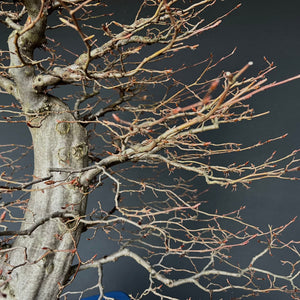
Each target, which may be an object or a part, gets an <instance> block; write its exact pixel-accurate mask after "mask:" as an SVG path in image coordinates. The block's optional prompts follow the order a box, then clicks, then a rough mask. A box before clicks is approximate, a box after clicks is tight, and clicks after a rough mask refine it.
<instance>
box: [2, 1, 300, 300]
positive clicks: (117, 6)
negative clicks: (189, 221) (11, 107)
mask: <svg viewBox="0 0 300 300" xmlns="http://www.w3.org/2000/svg"><path fill="white" fill-rule="evenodd" d="M111 2H113V6H112V9H111V10H112V11H114V12H115V13H116V16H117V19H118V20H120V21H123V22H126V20H128V23H130V21H131V20H130V18H131V17H132V16H133V14H134V12H135V10H136V9H137V5H136V4H135V1H132V0H130V1H127V0H123V1H120V0H119V1H116V0H115V1H111ZM240 2H241V3H242V4H243V5H242V6H241V8H239V9H238V10H237V11H235V12H234V13H233V14H232V15H230V16H229V17H227V18H226V19H225V20H224V21H223V22H222V24H221V25H220V26H219V27H218V28H216V29H214V30H213V31H210V32H207V33H204V34H202V35H201V36H199V37H197V42H198V43H199V44H200V46H199V48H198V49H197V50H196V51H194V52H189V55H181V56H180V57H179V61H180V62H184V61H185V62H186V63H192V62H196V61H197V60H202V59H203V58H206V57H207V56H208V55H209V54H210V53H213V54H214V56H215V57H222V56H224V55H226V54H228V53H230V52H231V51H232V50H233V48H234V47H237V51H236V54H235V55H234V56H233V57H231V58H229V59H228V60H227V61H225V62H224V64H222V65H221V66H220V69H219V70H223V69H224V70H226V71H227V70H229V71H235V70H237V69H238V68H240V67H241V66H243V65H245V64H246V63H247V62H248V61H249V60H251V61H253V62H254V66H253V70H258V69H261V68H263V67H264V66H265V63H264V60H263V57H264V56H266V57H267V58H268V60H269V61H274V62H275V64H276V65H277V66H278V67H277V69H276V70H274V71H273V72H272V73H271V74H270V75H269V78H270V80H269V82H272V81H273V80H276V81H279V80H282V79H285V78H287V77H290V76H294V75H296V74H299V73H300V59H299V58H300V38H299V29H300V1H299V0H289V1H281V0H246V1H234V0H233V1H222V2H221V1H217V4H216V5H215V7H214V8H213V9H212V10H211V11H209V12H207V15H208V16H207V17H211V16H212V15H213V14H216V15H218V14H222V13H224V12H225V11H226V10H228V9H229V8H230V7H234V6H235V5H236V4H237V3H240ZM0 30H1V45H4V46H2V47H1V48H3V47H5V48H6V46H5V40H6V32H7V31H6V30H4V26H3V25H1V27H0ZM63 38H64V41H65V42H66V43H68V44H69V45H71V43H73V40H74V37H73V36H72V35H69V34H68V35H64V36H63ZM74 47H76V45H74ZM253 74H254V73H253ZM196 75H197V74H190V76H191V80H192V78H193V77H194V76H196ZM158 93H159V91H158ZM299 94H300V81H295V82H291V83H288V84H286V85H284V86H281V87H277V88H274V89H272V90H268V91H266V92H264V93H262V94H259V95H257V96H255V97H254V98H251V99H250V101H251V103H252V106H253V107H254V108H255V111H256V112H263V111H266V110H270V111H271V113H270V114H269V115H268V116H266V117H264V118H260V119H256V120H253V121H251V122H244V123H239V124H238V125H236V126H224V127H223V128H221V130H220V131H218V132H214V133H210V136H208V138H211V139H212V140H214V141H220V140H222V139H224V140H228V141H235V142H243V143H245V144H247V145H250V144H251V143H256V142H257V141H259V140H266V139H269V138H272V137H275V136H279V135H282V134H285V133H289V135H288V137H287V138H286V139H285V140H284V141H278V142H275V143H273V144H271V145H268V146H266V147H265V148H261V149H259V150H255V151H253V152H248V153H247V157H248V159H249V160H250V161H259V159H261V160H263V159H265V158H267V157H268V156H269V155H270V154H271V153H272V152H273V150H277V151H278V153H279V154H280V155H284V154H287V153H288V152H290V151H291V150H293V149H298V148H300V138H299V127H300V119H299V109H300V97H299ZM11 101H12V98H11V97H9V96H6V95H1V103H6V102H9V103H10V102H11ZM0 129H1V144H10V143H17V144H21V143H23V144H26V145H30V144H31V138H30V135H29V133H28V131H27V128H26V126H24V125H15V124H14V125H13V124H4V123H0ZM226 159H227V158H226V157H224V158H223V160H224V163H225V164H226V163H227V161H226ZM209 188H210V191H209V192H208V193H207V194H206V196H205V197H206V200H208V201H209V203H210V209H211V210H214V209H215V208H218V210H219V211H224V212H226V211H231V210H233V209H236V208H238V207H240V206H241V205H246V206H247V210H246V213H244V214H243V216H244V219H245V220H246V221H248V222H251V223H252V224H257V225H259V226H261V228H262V229H266V228H267V225H268V224H272V225H274V226H279V225H283V224H285V223H287V222H288V221H289V220H290V219H291V218H293V217H294V216H296V215H299V208H300V207H299V204H298V202H299V196H298V195H299V193H300V184H299V182H297V181H279V180H265V181H262V182H257V183H254V184H252V188H251V189H250V190H246V189H243V188H239V189H238V191H237V192H231V191H230V190H224V189H222V188H218V187H209ZM105 191H106V189H105V188H104V189H103V190H102V191H100V192H99V196H98V197H99V199H100V197H101V198H102V197H105ZM107 191H108V190H107ZM286 234H287V237H286V238H287V239H288V238H290V239H294V240H297V239H299V220H297V221H296V222H295V223H294V225H293V227H292V228H291V229H290V230H288V231H287V233H286ZM84 243H85V240H84V239H82V241H81V244H82V245H84ZM88 245H89V246H88V248H89V249H86V250H85V255H86V257H91V256H92V255H93V253H94V252H95V251H94V250H93V249H92V247H93V246H95V247H96V248H97V249H98V251H99V252H100V253H102V254H107V253H110V252H111V248H110V247H111V245H110V244H109V243H102V242H101V239H99V238H98V239H97V240H94V241H92V242H89V243H88ZM104 271H105V273H104V274H105V276H104V284H105V290H106V291H111V290H123V291H126V292H128V293H132V294H133V295H135V294H136V293H137V292H138V291H139V290H141V289H142V288H143V287H145V284H146V283H147V277H145V278H144V279H142V277H143V275H146V273H144V271H142V270H141V269H139V268H138V267H136V265H135V264H131V263H130V261H129V260H128V259H125V258H124V259H121V260H120V263H118V264H115V265H109V266H106V267H105V268H104ZM90 274H91V273H90ZM93 276H95V278H93ZM96 276H97V275H96V273H94V274H93V275H90V276H89V277H86V276H85V275H82V276H79V278H78V280H77V281H76V290H78V289H80V288H81V287H82V288H86V287H88V286H89V285H90V282H93V283H95V280H96ZM91 294H93V293H91ZM170 294H173V295H174V296H177V297H178V298H180V299H187V298H188V297H191V299H193V300H195V299H209V297H208V295H206V294H203V293H201V292H200V293H199V292H197V290H196V289H194V288H192V287H191V286H186V287H181V288H180V289H177V290H174V291H170ZM238 295H239V293H237V292H235V291H232V292H229V293H226V294H224V295H219V296H214V299H222V298H223V299H229V298H230V297H235V296H238ZM258 298H259V299H288V298H289V297H288V296H283V295H275V296H274V295H272V296H271V295H264V296H260V297H258ZM74 299H75V298H74ZM76 299H77V298H76ZM147 299H155V298H154V297H153V296H152V297H149V298H147ZM256 299H257V298H256Z"/></svg>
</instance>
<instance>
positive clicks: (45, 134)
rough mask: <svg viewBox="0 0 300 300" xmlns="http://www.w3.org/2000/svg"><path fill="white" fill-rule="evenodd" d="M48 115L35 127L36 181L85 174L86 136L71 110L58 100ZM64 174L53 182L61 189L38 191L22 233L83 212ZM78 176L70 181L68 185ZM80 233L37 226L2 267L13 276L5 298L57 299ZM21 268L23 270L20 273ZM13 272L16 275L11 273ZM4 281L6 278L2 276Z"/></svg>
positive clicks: (63, 225)
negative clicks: (73, 172)
mask: <svg viewBox="0 0 300 300" xmlns="http://www.w3.org/2000/svg"><path fill="white" fill-rule="evenodd" d="M47 104H48V106H47V109H49V110H50V111H45V112H42V113H40V114H39V116H38V117H35V118H34V120H33V121H32V122H31V126H37V127H36V128H31V129H30V131H31V134H32V139H33V145H34V164H35V167H34V175H35V176H37V177H39V178H40V177H45V176H47V175H48V174H49V173H48V170H49V168H52V167H56V168H62V167H72V168H76V169H78V168H82V167H84V166H86V161H87V159H86V158H87V143H86V138H87V135H86V131H85V129H83V128H82V127H81V126H80V125H79V124H77V123H66V122H62V123H60V122H59V121H71V122H72V121H74V119H73V117H72V115H71V114H70V113H69V112H67V108H66V107H65V106H64V105H63V104H62V103H60V102H59V101H58V100H56V99H54V98H49V99H48V102H47ZM66 176H67V175H66V173H61V174H59V173H56V174H55V175H54V177H53V178H52V179H53V180H54V181H55V182H56V184H55V185H58V186H57V187H53V186H47V185H45V184H44V183H40V184H36V185H34V189H35V190H36V191H33V192H32V193H31V199H30V201H29V203H28V208H27V211H26V214H25V221H24V222H23V224H22V229H26V228H29V227H30V226H32V225H33V224H35V223H37V222H39V220H41V219H43V218H46V217H49V216H51V215H53V213H56V212H71V213H72V214H73V215H82V214H84V212H85V206H86V197H85V196H84V193H83V191H82V190H81V189H80V188H79V187H76V186H75V185H74V184H72V183H69V184H62V185H59V183H60V182H64V181H65V180H66ZM75 176H76V175H73V177H70V178H68V180H66V181H67V182H70V181H72V180H73V179H74V177H75ZM80 233H81V227H80V226H77V224H76V222H75V221H71V222H66V220H63V219H61V218H52V219H50V220H49V221H47V222H46V223H45V224H43V225H41V226H39V227H38V228H37V229H36V230H35V231H34V232H33V233H32V234H31V235H30V236H25V237H22V236H19V237H18V238H17V239H16V242H15V243H14V244H13V248H17V250H14V251H12V252H11V254H10V255H9V258H8V259H7V260H6V261H5V263H4V266H5V268H4V271H6V272H8V273H10V274H9V276H8V277H6V279H8V280H9V281H8V285H7V287H6V291H5V293H8V296H7V299H55V298H56V296H57V294H58V292H59V285H60V284H63V282H64V280H65V276H66V274H67V272H68V270H69V267H70V266H71V263H72V259H73V256H74V252H73V250H74V249H75V248H76V245H77V243H78V241H79V238H80ZM18 266H22V267H20V268H18ZM11 270H12V271H11ZM4 275H5V273H4Z"/></svg>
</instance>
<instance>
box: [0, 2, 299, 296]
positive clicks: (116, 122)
mask: <svg viewBox="0 0 300 300" xmlns="http://www.w3.org/2000/svg"><path fill="white" fill-rule="evenodd" d="M215 2H216V1H214V0H202V1H184V0H182V1H180V0H170V1H169V0H145V1H137V5H136V16H135V18H133V19H130V20H128V22H127V23H126V24H125V23H121V22H119V21H118V20H117V19H114V15H113V14H112V11H111V10H110V8H109V5H110V1H107V2H103V1H93V0H86V1H80V0H57V1H56V0H55V1H54V0H53V1H50V0H30V1H29V0H22V1H15V2H14V3H13V2H6V1H2V3H1V6H0V9H1V11H0V17H1V22H2V24H5V25H6V26H7V28H8V31H9V34H8V36H7V45H8V50H7V51H6V50H2V52H1V53H2V57H1V66H0V67H1V73H0V87H1V91H2V93H7V94H9V95H11V96H12V97H13V98H14V99H15V101H13V104H11V105H8V106H7V105H3V106H2V107H1V109H2V111H1V114H2V117H4V118H5V120H6V121H7V122H8V123H15V122H18V123H20V122H21V123H22V124H23V125H24V126H27V128H28V130H29V131H30V133H31V136H32V145H33V146H32V147H31V146H20V145H12V146H10V145H6V146H5V145H4V146H5V147H3V148H1V149H3V151H2V152H1V156H0V158H1V160H2V161H3V162H4V163H3V165H2V166H1V168H2V170H1V172H2V173H1V177H0V180H1V187H0V188H1V193H2V201H3V203H2V206H1V217H0V220H1V228H2V231H1V232H0V234H1V236H2V240H1V250H0V252H1V296H2V298H5V299H56V298H57V297H60V296H61V297H62V298H64V299H65V298H69V297H71V296H70V295H71V293H70V292H69V291H68V290H67V289H66V287H68V286H71V285H72V282H73V281H74V278H76V276H77V275H78V273H79V272H88V271H89V270H91V269H94V268H96V269H97V270H98V280H97V284H96V285H95V286H94V288H96V289H97V290H98V294H99V295H100V298H101V297H103V295H104V290H103V284H102V278H103V276H105V273H103V272H102V270H103V266H104V265H105V264H107V263H114V262H116V261H118V259H119V258H121V257H128V258H130V259H131V260H133V261H134V262H135V263H136V264H137V265H139V266H140V267H142V268H143V269H145V271H147V273H148V278H149V286H148V288H147V289H145V290H144V291H141V293H140V294H139V295H138V296H137V295H131V297H132V298H133V299H134V298H135V297H137V298H136V299H141V298H143V296H146V295H148V294H152V296H153V295H155V296H158V297H160V298H161V299H176V298H172V297H169V296H167V295H165V296H164V293H165V292H164V287H165V286H166V287H169V288H172V287H177V286H181V285H185V284H192V285H195V286H196V287H198V288H199V290H201V291H205V292H207V293H208V294H209V295H210V296H211V297H213V295H214V294H215V293H219V292H222V291H227V290H231V289H238V290H241V291H243V293H244V295H245V296H247V295H251V294H252V293H255V294H259V293H267V292H272V291H277V292H283V293H289V294H291V295H292V296H293V297H297V296H296V295H297V291H298V287H297V285H296V280H297V279H298V271H297V268H296V267H295V266H296V264H297V259H298V257H299V253H298V252H297V250H296V248H295V245H296V242H294V241H290V242H284V241H282V240H281V239H280V234H281V233H282V232H283V231H284V230H285V229H286V227H287V226H288V225H290V224H291V223H293V221H294V219H293V220H292V221H290V222H289V223H288V224H286V225H284V226H281V227H278V228H271V227H270V229H269V230H268V231H267V232H264V231H262V230H261V229H260V228H258V227H257V226H255V225H252V224H248V223H247V222H245V221H243V219H242V217H241V212H242V210H243V209H244V208H243V207H241V208H239V209H237V210H236V211H233V212H231V213H226V214H224V213H222V212H218V211H216V212H214V213H211V212H208V211H207V210H206V207H205V202H204V201H203V198H202V196H201V194H202V193H203V191H204V190H205V188H204V187H203V186H204V184H206V185H219V186H221V187H223V188H232V189H233V190H235V189H236V188H237V187H238V186H241V187H242V186H244V187H246V188H248V187H249V186H250V185H251V182H253V181H256V180H261V179H265V178H285V179H286V178H288V179H291V180H293V179H295V178H294V177H292V176H290V174H293V172H294V171H297V170H298V169H299V167H298V162H299V159H298V158H296V154H297V151H293V152H291V153H290V154H288V155H286V156H284V157H278V156H277V155H275V153H273V154H272V155H271V156H270V157H266V159H265V160H264V161H262V162H261V163H260V164H258V165H253V164H251V163H249V162H248V161H244V162H242V163H233V162H232V163H230V164H224V165H222V164H220V163H217V162H216V159H215V157H218V156H220V155H226V154H230V153H231V154H235V153H240V152H242V151H246V150H247V151H248V150H251V149H253V148H256V147H261V146H263V145H265V144H266V143H270V142H272V141H273V140H277V139H283V138H284V137H285V136H280V137H277V138H273V139H270V140H267V141H263V142H258V143H256V144H254V145H245V146H243V145H241V144H238V143H235V142H227V143H214V142H212V141H210V140H209V139H208V140H207V139H206V138H205V136H207V135H205V136H204V133H205V132H208V131H211V130H218V129H219V127H221V126H223V124H229V123H239V122H241V121H244V120H252V119H254V118H257V117H260V116H262V115H264V113H260V114H255V113H254V111H253V109H252V108H251V107H250V106H249V104H248V103H247V100H248V99H249V98H251V97H252V96H254V95H255V94H257V93H259V92H262V91H264V90H266V89H269V88H271V87H275V86H277V85H280V84H283V83H285V82H288V81H291V80H294V79H297V78H299V77H300V76H296V77H293V78H289V79H287V80H284V81H282V82H277V83H267V79H266V76H267V74H268V73H269V72H270V71H271V70H272V69H273V68H274V66H273V64H271V63H269V62H268V61H266V62H267V66H266V68H264V69H263V70H262V71H260V72H259V73H258V74H254V75H253V71H251V66H252V62H247V61H246V62H245V64H244V65H241V66H238V67H237V68H236V69H233V70H224V71H223V72H221V73H219V74H216V73H215V72H214V69H215V67H216V66H217V65H218V66H221V64H222V61H223V60H224V59H226V58H227V57H228V56H231V55H233V54H234V53H231V54H229V55H227V54H224V55H225V56H224V57H222V58H218V59H215V58H214V57H212V56H209V57H208V58H207V59H206V60H204V61H201V62H199V61H197V55H195V64H194V65H191V66H186V65H179V66H178V67H174V66H173V64H174V60H172V59H173V58H176V56H177V55H178V53H187V54H188V55H194V53H196V52H192V51H201V49H200V50H199V49H198V44H197V42H199V40H200V41H201V34H202V33H204V32H207V31H211V30H214V28H216V27H218V26H221V21H222V19H223V18H225V17H227V16H228V15H229V14H230V13H231V12H232V11H234V10H235V9H236V8H238V6H237V7H233V9H232V11H229V12H224V15H221V16H219V17H217V18H214V19H212V20H210V19H206V18H205V12H206V10H207V9H209V8H210V9H211V7H212V6H214V5H217V4H216V3H215ZM2 28H3V27H2ZM1 30H3V32H4V33H6V32H8V31H4V29H1ZM70 32H71V34H72V35H74V39H76V38H77V37H79V39H77V41H79V44H77V45H75V44H74V45H70V48H66V47H65V45H64V43H63V42H64V37H65V36H66V35H67V34H69V33H70ZM1 37H2V39H3V38H4V34H3V33H1ZM198 37H199V38H198ZM196 38H197V39H196ZM195 41H196V42H195ZM190 53H192V54H190ZM187 70H190V71H191V72H193V74H195V77H194V80H192V81H191V82H185V81H184V80H183V79H182V78H180V72H185V71H187ZM199 70H200V71H199ZM59 87H61V88H60V90H58V88H59ZM157 91H159V93H157ZM158 94H159V96H157V95H158ZM31 150H32V151H33V156H34V171H33V174H32V176H30V177H28V176H27V177H24V174H23V173H22V172H19V173H18V172H17V170H18V166H19V161H20V160H21V158H22V157H23V156H24V155H25V154H26V153H28V152H30V151H31ZM21 162H22V160H21ZM293 176H294V175H293ZM199 182H200V183H199ZM107 186H108V187H109V188H112V194H113V196H112V197H107V196H105V195H104V192H103V191H104V190H105V187H107ZM93 193H98V194H97V195H98V201H92V203H90V204H89V205H90V207H92V208H89V209H88V210H87V201H88V199H92V194H93ZM12 199H13V200H12ZM16 223H18V224H20V228H19V227H16V226H15V225H16ZM83 232H85V233H89V235H88V237H89V239H92V238H94V237H97V235H98V233H99V232H104V233H105V235H106V238H107V239H110V240H112V241H114V242H115V244H116V245H117V246H118V249H117V250H115V249H113V250H112V252H111V253H108V254H107V255H105V256H102V257H99V256H96V254H97V249H95V256H92V257H90V259H88V260H82V259H81V251H80V249H79V248H78V243H79V239H80V237H81V235H82V233H83ZM254 241H255V242H256V243H257V241H258V242H259V244H258V245H259V247H257V252H256V253H255V254H254V255H253V256H251V257H249V261H248V264H247V265H246V266H241V265H239V264H238V262H237V261H236V260H235V259H234V257H232V256H231V250H232V249H235V248H242V247H244V246H246V245H247V244H249V243H252V242H254ZM84 246H86V247H89V243H88V240H86V241H85V242H84ZM273 249H285V250H288V251H291V252H292V253H293V254H294V255H296V257H297V259H296V262H293V261H289V262H285V263H286V264H287V265H289V267H290V269H289V271H288V272H287V273H286V274H285V275H280V274H277V273H274V272H273V271H272V270H271V269H268V268H265V269H262V268H260V267H259V265H258V264H259V262H260V260H262V259H263V258H264V257H266V256H268V255H270V254H271V253H272V251H273ZM74 257H76V262H73V259H74ZM287 257H288V256H287ZM262 279H264V280H262ZM282 282H284V284H282ZM88 288H89V289H90V288H91V287H87V290H88ZM84 292H85V290H81V291H78V292H77V293H75V292H72V295H73V296H74V295H76V297H77V298H81V297H83V296H86V294H85V293H84Z"/></svg>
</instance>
